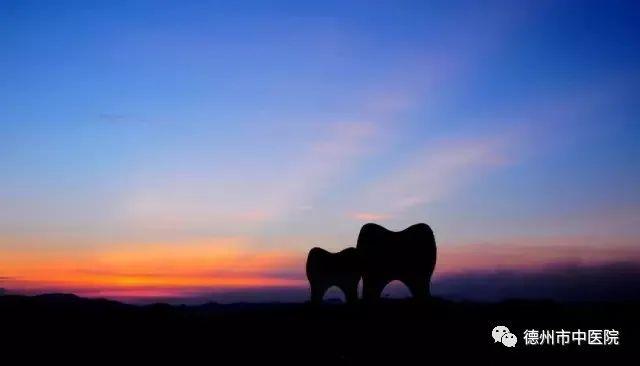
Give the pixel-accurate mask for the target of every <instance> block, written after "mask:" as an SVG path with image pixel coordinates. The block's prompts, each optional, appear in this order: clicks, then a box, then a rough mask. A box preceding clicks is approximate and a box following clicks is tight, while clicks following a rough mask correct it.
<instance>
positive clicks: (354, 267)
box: [307, 248, 361, 303]
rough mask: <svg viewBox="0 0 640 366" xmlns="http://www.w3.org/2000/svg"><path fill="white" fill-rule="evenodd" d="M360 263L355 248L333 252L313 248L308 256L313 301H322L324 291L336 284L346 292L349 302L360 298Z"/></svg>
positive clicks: (308, 273) (308, 272)
mask: <svg viewBox="0 0 640 366" xmlns="http://www.w3.org/2000/svg"><path fill="white" fill-rule="evenodd" d="M360 276H361V273H360V265H359V259H358V252H357V251H356V249H355V248H347V249H344V250H342V251H340V252H338V253H331V252H328V251H326V250H324V249H322V248H313V249H311V250H310V251H309V255H308V256H307V278H308V279H309V284H310V285H311V302H314V303H320V302H322V297H323V296H324V293H325V292H326V291H327V290H328V289H329V288H330V287H331V286H336V287H338V288H340V289H341V290H342V292H344V295H345V298H346V300H347V302H349V303H352V302H355V301H357V300H358V282H359V281H360Z"/></svg>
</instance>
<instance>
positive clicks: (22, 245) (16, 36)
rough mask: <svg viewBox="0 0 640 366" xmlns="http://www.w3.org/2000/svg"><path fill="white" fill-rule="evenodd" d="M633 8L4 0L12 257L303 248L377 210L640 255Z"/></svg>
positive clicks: (1, 150)
mask: <svg viewBox="0 0 640 366" xmlns="http://www.w3.org/2000/svg"><path fill="white" fill-rule="evenodd" d="M639 10H640V7H639V6H638V5H637V3H634V2H599V1H594V2H590V1H580V2H546V1H534V2H518V3H516V2H424V1H419V2H403V1H393V2H346V3H345V2H322V3H317V4H311V3H307V2H305V3H298V2H273V1H270V2H242V3H241V4H233V3H222V2H191V1H180V2H171V1H160V2H157V1H156V2H138V1H130V2H119V1H113V2H103V3H101V4H100V3H98V2H96V3H93V2H91V3H88V2H81V1H78V2H72V1H69V2H65V1H63V2H44V1H42V2H38V1H1V2H0V24H2V26H1V27H2V31H1V32H0V46H2V49H3V56H2V57H1V58H0V68H1V69H2V72H1V73H0V98H1V100H2V103H1V105H2V113H1V114H0V141H1V143H0V166H2V168H3V169H2V170H0V205H2V207H3V210H1V211H0V251H4V252H5V256H4V257H5V258H9V259H11V260H12V261H14V262H15V261H16V260H17V259H16V258H22V259H21V260H23V261H24V263H25V264H24V266H23V267H20V266H17V267H16V268H14V269H13V271H14V272H15V273H7V274H5V276H6V277H15V278H25V280H24V281H27V280H26V279H27V278H28V279H29V280H30V281H31V282H29V283H26V282H24V281H23V282H21V283H20V284H19V285H22V286H27V285H29V286H35V285H34V283H37V282H38V281H39V280H38V278H37V277H36V276H35V275H34V272H33V271H32V270H26V269H24V268H32V267H33V264H32V261H35V259H33V258H31V257H30V256H34V258H35V257H38V258H40V257H41V256H43V255H45V256H47V255H51V256H56V255H59V256H60V257H63V258H67V256H69V255H70V254H69V251H71V252H74V253H77V252H81V253H84V252H86V251H89V252H91V253H93V254H94V256H93V257H91V258H92V259H91V260H89V263H90V265H91V266H94V265H99V264H96V263H98V262H100V259H101V258H103V257H101V256H102V255H103V254H102V253H103V252H109V253H111V252H118V251H119V250H120V249H119V248H123V247H126V248H130V247H131V246H134V247H136V248H137V247H141V248H143V251H144V248H145V246H146V245H151V247H150V248H153V247H152V246H153V245H155V244H157V243H162V245H163V246H166V247H170V248H173V249H175V250H181V249H180V248H184V247H185V246H189V245H191V244H190V243H193V242H201V241H207V242H210V243H211V244H210V245H211V246H212V247H216V246H217V247H224V245H227V243H228V241H227V240H226V239H228V238H235V239H237V240H238V241H234V243H236V242H239V243H241V244H238V252H239V253H245V254H246V255H254V256H259V255H262V254H263V253H265V252H268V253H273V252H278V253H280V252H284V253H286V255H291V256H293V257H295V258H297V257H301V256H304V254H305V253H306V251H307V250H308V249H309V248H310V247H312V246H314V245H320V246H324V247H327V248H329V249H339V248H342V247H344V246H346V245H353V243H354V241H355V235H356V233H357V231H358V229H359V227H360V225H362V224H363V223H365V222H368V221H376V222H380V223H382V224H384V225H386V226H388V227H390V228H392V229H396V230H399V229H402V228H404V227H406V226H409V225H411V224H413V223H415V222H427V223H429V224H431V225H432V226H433V227H434V230H435V231H436V235H437V237H438V240H439V243H440V244H441V245H444V246H451V247H455V246H471V247H472V248H476V249H477V250H478V251H479V252H481V251H483V249H481V248H482V245H484V244H483V243H485V244H486V243H499V244H500V245H501V246H502V247H506V248H509V250H511V248H516V249H517V248H518V247H519V246H522V247H527V248H529V247H530V246H531V245H535V244H536V243H547V242H553V243H556V244H554V245H565V244H566V245H578V246H580V245H582V246H585V247H591V246H603V245H610V246H612V247H614V248H623V249H624V250H630V251H632V252H633V255H637V249H638V245H637V244H638V238H639V237H640V230H639V229H638V227H640V225H638V224H640V190H639V189H638V187H640V170H639V169H638V166H639V164H638V163H639V157H640V154H639V152H640V151H639V150H640V144H638V143H637V141H638V138H639V137H640V136H639V135H640V133H639V132H640V123H639V120H638V119H639V117H640V105H639V104H638V98H637V95H638V93H639V92H640V83H639V81H640V74H639V71H638V70H639V68H638V66H639V65H640V42H638V39H639V36H640V26H639V24H640V19H639V18H640V11H639ZM603 238H604V239H603ZM221 243H222V244H221ZM558 243H559V244H558ZM567 243H568V244H567ZM502 247H501V248H502ZM149 250H151V249H149ZM587 252H588V251H587ZM605 252H606V251H605ZM43 253H44V254H43ZM56 253H57V254H56ZM96 253H97V254H96ZM523 253H524V252H523ZM611 253H614V254H615V255H613V254H612V256H613V257H615V258H617V257H616V255H618V254H619V251H618V249H616V250H612V251H611ZM56 258H58V257H56ZM96 258H97V259H96ZM615 258H614V259H615ZM631 258H634V257H631ZM552 259H553V258H551V259H549V258H547V260H549V261H551V260H552ZM578 259H580V258H578ZM558 260H560V261H562V260H576V258H574V257H571V258H565V257H562V258H558ZM43 261H44V259H43ZM92 261H94V262H92ZM496 261H499V259H496ZM523 261H524V262H526V261H525V260H523ZM36 262H37V261H36ZM45 262H46V261H45ZM516 262H517V263H516V265H520V264H522V263H520V262H522V261H516ZM34 263H35V262H34ZM38 263H41V262H38ZM83 263H87V262H86V260H85V262H83ZM100 263H101V262H100ZM225 263H226V262H225ZM452 263H454V264H455V263H457V262H455V261H453V262H452ZM465 263H467V262H465ZM471 263H474V262H473V261H471ZM496 263H497V262H496ZM497 264H501V263H497ZM525 264H526V263H525ZM29 265H32V267H29ZM465 265H468V266H469V269H473V265H472V264H468V263H467V264H465ZM522 265H524V264H522ZM453 267H455V266H454V265H453V264H452V265H451V268H453ZM21 268H23V270H21ZM65 268H66V267H65ZM447 268H449V267H447ZM30 271H31V272H30ZM0 275H3V274H2V273H0ZM27 282H28V281H27ZM15 286H18V285H15Z"/></svg>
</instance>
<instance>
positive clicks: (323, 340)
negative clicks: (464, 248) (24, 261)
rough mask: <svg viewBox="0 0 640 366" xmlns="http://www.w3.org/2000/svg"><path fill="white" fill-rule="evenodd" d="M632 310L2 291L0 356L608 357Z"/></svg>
mask: <svg viewBox="0 0 640 366" xmlns="http://www.w3.org/2000/svg"><path fill="white" fill-rule="evenodd" d="M637 305H638V304H637V303H627V304H612V303H609V304H605V303H599V304H587V303H581V304H558V303H553V302H532V301H507V302H503V303H499V304H480V303H454V302H449V301H444V300H438V299H434V300H432V301H430V302H428V303H423V304H417V303H413V302H409V301H400V300H398V301H386V302H383V303H381V304H379V305H376V306H365V305H356V306H347V305H340V304H336V305H323V306H320V307H315V306H312V305H310V304H234V305H217V304H207V305H202V306H188V307H187V306H182V307H180V306H169V305H150V306H133V305H125V304H121V303H118V302H113V301H106V300H87V299H82V298H78V297H75V296H72V295H43V296H36V297H25V296H0V334H1V335H0V341H1V343H0V350H2V353H1V355H0V360H2V358H4V357H11V355H17V356H18V357H19V359H20V360H21V362H20V363H19V364H26V363H27V360H28V359H31V358H37V359H40V360H46V361H50V362H52V363H53V362H54V361H65V363H85V364H92V363H93V362H94V361H99V360H109V361H112V364H133V363H136V361H142V364H149V363H150V362H152V361H157V360H164V361H168V360H174V361H178V362H177V364H196V363H201V364H208V365H212V364H225V365H226V364H245V363H251V364H283V363H288V364H289V363H293V364H297V365H306V364H326V365H335V364H374V363H375V364H380V363H381V362H384V363H388V364H390V365H404V364H420V365H427V364H441V362H443V361H442V360H443V358H442V356H444V357H445V359H444V360H451V359H455V358H459V357H472V358H478V359H479V358H483V357H490V358H491V359H492V360H493V361H499V360H502V359H504V360H507V359H510V358H514V357H515V358H526V359H528V360H536V359H540V360H543V359H547V360H550V361H555V362H557V361H559V360H561V359H564V358H566V359H570V360H573V361H576V360H585V361H594V360H599V359H601V360H602V362H608V361H609V362H610V361H612V360H613V359H617V358H619V357H627V356H629V355H631V356H633V355H637V354H638V349H639V348H638V346H640V343H639V342H638V341H639V338H638V336H639V332H638V331H639V329H640V327H639V325H640V321H639V320H640V315H639V313H638V312H639V310H640V309H639V307H638V306H637ZM496 325H505V326H507V327H509V329H510V330H511V332H512V333H514V334H515V335H516V336H517V337H518V343H517V344H516V346H515V347H514V348H507V347H505V346H504V345H502V344H500V343H494V342H493V339H492V338H491V336H490V334H491V330H492V329H493V327H494V326H496ZM525 329H538V330H541V329H546V330H560V329H565V330H573V331H575V330H578V329H580V330H588V329H616V330H618V331H619V332H620V345H618V346H615V345H608V346H593V345H592V346H589V345H586V344H584V343H583V344H582V345H581V346H577V345H575V344H571V345H565V346H561V345H554V346H526V345H525V344H524V340H523V332H524V330H525ZM113 361H115V362H113ZM222 361H224V362H222ZM221 362H222V363H221ZM555 362H554V363H555ZM138 363H140V362H138ZM15 364H18V363H15Z"/></svg>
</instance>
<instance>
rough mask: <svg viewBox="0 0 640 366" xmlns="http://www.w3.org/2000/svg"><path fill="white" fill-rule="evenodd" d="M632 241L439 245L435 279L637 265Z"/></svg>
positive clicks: (577, 239) (545, 240) (550, 240)
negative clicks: (550, 268)
mask: <svg viewBox="0 0 640 366" xmlns="http://www.w3.org/2000/svg"><path fill="white" fill-rule="evenodd" d="M636 243H637V239H636V238H634V237H629V238H627V237H605V238H602V237H598V236H556V237H521V238H511V239H502V240H500V241H494V242H476V243H466V244H448V243H444V244H440V245H439V247H438V263H437V265H436V276H446V275H451V274H461V273H466V272H470V271H475V272H494V271H523V270H528V271H532V270H538V269H540V268H544V267H546V266H549V265H553V264H557V263H577V264H583V265H600V264H603V263H611V262H624V261H633V262H638V263H640V248H638V247H637V246H636Z"/></svg>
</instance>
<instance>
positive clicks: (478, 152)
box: [356, 138, 509, 218]
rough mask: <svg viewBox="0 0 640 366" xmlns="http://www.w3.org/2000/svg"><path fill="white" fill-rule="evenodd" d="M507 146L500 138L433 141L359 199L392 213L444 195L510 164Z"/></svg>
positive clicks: (379, 213)
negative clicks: (492, 170) (506, 153)
mask: <svg viewBox="0 0 640 366" xmlns="http://www.w3.org/2000/svg"><path fill="white" fill-rule="evenodd" d="M505 146H506V145H505V142H504V141H503V140H502V139H500V138H495V139H475V140H450V141H442V142H438V143H434V144H432V145H429V146H427V147H425V148H423V149H422V150H420V151H417V152H416V153H415V154H414V156H413V157H412V158H410V159H408V160H407V161H406V162H404V163H402V164H400V165H399V166H397V167H394V168H393V169H391V170H390V171H388V172H387V173H386V174H385V175H384V176H383V177H382V178H381V179H379V180H378V181H377V182H375V183H373V184H372V185H370V186H369V187H367V189H366V190H365V191H364V193H363V194H362V196H361V198H360V201H361V203H362V205H363V206H364V207H367V208H369V209H370V210H371V211H372V212H377V214H376V215H377V216H379V217H390V216H395V215H398V214H401V213H403V212H404V211H406V210H408V209H411V208H414V207H416V206H422V205H426V204H429V203H432V202H434V201H437V200H440V199H443V198H445V197H446V196H447V195H449V194H451V193H452V192H455V191H456V190H457V189H460V188H463V187H465V186H466V185H468V184H469V183H470V182H472V181H474V180H476V179H478V178H479V177H481V176H482V175H483V174H485V173H486V171H488V170H490V169H493V168H496V167H499V166H503V165H505V164H507V163H508V162H509V160H508V159H507V157H506V155H505V152H504V148H505ZM356 218H357V217H356Z"/></svg>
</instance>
